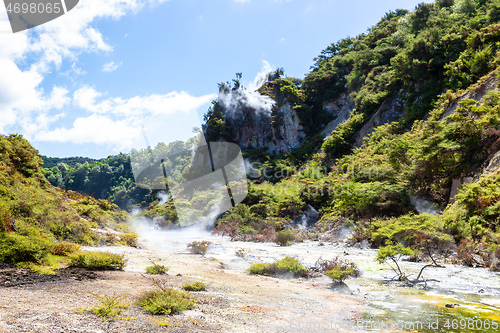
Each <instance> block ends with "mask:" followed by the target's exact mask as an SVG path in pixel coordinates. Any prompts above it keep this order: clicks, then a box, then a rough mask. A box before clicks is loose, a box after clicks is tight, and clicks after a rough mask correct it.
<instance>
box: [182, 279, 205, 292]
mask: <svg viewBox="0 0 500 333" xmlns="http://www.w3.org/2000/svg"><path fill="white" fill-rule="evenodd" d="M182 289H184V290H186V291H205V290H207V285H206V284H204V283H203V282H200V281H196V282H195V283H186V284H184V285H183V286H182Z"/></svg>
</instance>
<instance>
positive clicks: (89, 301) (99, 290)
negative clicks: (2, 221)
mask: <svg viewBox="0 0 500 333" xmlns="http://www.w3.org/2000/svg"><path fill="white" fill-rule="evenodd" d="M102 250H107V251H112V252H116V253H123V254H125V256H126V257H127V258H128V259H129V262H128V265H127V267H126V269H125V271H106V272H89V271H86V270H82V269H62V270H61V271H60V274H59V275H58V276H39V275H36V274H32V273H29V272H27V271H24V270H21V271H20V270H15V269H12V268H5V267H3V268H1V267H0V332H12V333H17V332H40V333H42V332H43V333H59V332H60V333H63V332H64V333H68V332H164V331H165V332H167V331H168V332H228V333H235V332H266V333H268V332H280V333H281V332H348V330H346V329H337V328H335V327H337V326H335V325H334V323H338V322H339V321H340V320H350V319H356V318H359V317H360V316H361V313H360V311H361V310H362V303H361V302H359V301H358V300H356V299H354V298H353V297H350V296H349V295H345V294H340V293H337V292H335V291H333V290H332V289H331V281H330V280H329V279H328V278H327V277H324V276H322V277H317V278H311V279H302V278H301V279H292V280H286V279H278V278H272V277H263V276H254V275H249V274H247V273H245V272H241V271H237V270H231V269H228V268H227V266H226V265H224V264H223V263H221V262H220V261H219V260H217V259H215V258H211V257H210V256H206V257H204V256H200V255H192V254H188V253H180V252H179V253H159V252H155V251H150V250H147V249H134V248H125V247H115V248H113V247H111V248H105V249H102ZM149 258H154V260H155V261H157V262H158V263H161V264H164V265H166V266H168V267H170V271H169V273H168V276H165V277H164V279H165V280H166V283H167V284H168V286H169V287H174V288H180V287H181V286H182V284H183V283H186V282H194V281H202V282H205V283H206V284H207V285H208V290H207V291H205V292H198V293H192V297H193V298H195V299H196V300H197V305H196V308H195V309H194V310H188V311H185V312H183V313H181V314H177V315H171V316H168V317H162V316H153V315H150V314H148V313H147V312H145V311H143V310H142V309H140V308H139V307H138V306H136V305H134V304H133V303H134V301H135V300H136V298H137V296H138V295H140V294H141V293H142V292H145V291H149V290H152V289H154V288H156V287H154V286H153V284H152V283H151V280H150V279H149V278H148V277H147V276H145V275H143V274H142V273H141V272H144V268H145V267H146V266H149V265H150V264H151V263H150V261H149ZM92 293H93V294H97V295H113V294H115V295H127V299H126V301H127V302H129V303H130V304H131V306H130V307H129V308H127V309H125V310H124V311H123V313H122V314H121V315H120V316H119V317H117V318H115V319H112V320H110V319H108V320H106V321H103V320H101V319H100V318H99V317H97V316H96V315H94V314H93V313H91V312H89V311H86V312H83V313H81V311H80V312H79V311H76V310H78V309H81V308H90V307H92V306H93V305H97V304H98V301H97V300H96V299H95V298H94V296H92ZM160 324H163V325H160ZM166 325H168V326H166Z"/></svg>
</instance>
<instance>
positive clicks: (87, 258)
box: [69, 251, 127, 270]
mask: <svg viewBox="0 0 500 333" xmlns="http://www.w3.org/2000/svg"><path fill="white" fill-rule="evenodd" d="M69 259H70V264H69V266H70V267H81V268H87V269H96V270H113V269H123V267H125V264H126V262H127V260H126V259H124V255H123V254H114V253H109V252H94V251H81V252H76V253H73V254H72V255H70V256H69Z"/></svg>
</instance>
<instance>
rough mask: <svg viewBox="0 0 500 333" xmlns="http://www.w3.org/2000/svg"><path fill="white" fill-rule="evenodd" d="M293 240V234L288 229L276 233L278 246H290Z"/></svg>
mask: <svg viewBox="0 0 500 333" xmlns="http://www.w3.org/2000/svg"><path fill="white" fill-rule="evenodd" d="M294 240H295V234H294V233H293V231H292V230H290V229H284V230H281V231H278V232H277V233H276V240H275V241H274V242H275V243H276V244H278V245H280V246H290V245H292V244H293V242H294Z"/></svg>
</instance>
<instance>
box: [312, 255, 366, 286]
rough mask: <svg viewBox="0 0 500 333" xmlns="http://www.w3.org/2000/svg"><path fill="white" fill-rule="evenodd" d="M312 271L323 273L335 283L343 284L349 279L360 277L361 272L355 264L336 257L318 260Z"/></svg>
mask: <svg viewBox="0 0 500 333" xmlns="http://www.w3.org/2000/svg"><path fill="white" fill-rule="evenodd" d="M313 269H314V270H315V271H318V272H323V273H325V274H326V275H328V276H329V277H330V278H331V279H332V280H333V281H335V282H344V281H345V280H347V279H348V278H349V277H358V276H360V275H361V271H360V270H359V268H358V266H356V264H355V263H353V262H350V261H347V260H344V259H340V258H338V257H336V258H334V259H332V260H324V259H321V258H319V259H318V260H317V261H316V264H315V265H314V268H313Z"/></svg>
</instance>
